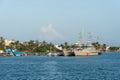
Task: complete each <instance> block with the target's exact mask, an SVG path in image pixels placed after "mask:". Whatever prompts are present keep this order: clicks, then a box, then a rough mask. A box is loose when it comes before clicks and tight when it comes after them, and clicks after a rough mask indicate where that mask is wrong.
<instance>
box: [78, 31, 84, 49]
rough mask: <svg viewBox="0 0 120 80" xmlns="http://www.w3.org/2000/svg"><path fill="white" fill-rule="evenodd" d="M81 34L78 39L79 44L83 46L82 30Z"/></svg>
mask: <svg viewBox="0 0 120 80" xmlns="http://www.w3.org/2000/svg"><path fill="white" fill-rule="evenodd" d="M79 34H80V36H79V40H78V46H80V47H81V46H82V44H83V43H82V39H83V36H82V33H81V32H80V33H79Z"/></svg>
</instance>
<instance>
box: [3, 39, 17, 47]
mask: <svg viewBox="0 0 120 80" xmlns="http://www.w3.org/2000/svg"><path fill="white" fill-rule="evenodd" d="M14 42H15V40H7V39H6V40H5V46H9V45H10V43H14Z"/></svg>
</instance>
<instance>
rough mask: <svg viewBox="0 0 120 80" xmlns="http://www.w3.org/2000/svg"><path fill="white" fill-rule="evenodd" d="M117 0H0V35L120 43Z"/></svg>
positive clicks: (12, 37)
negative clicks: (82, 38)
mask: <svg viewBox="0 0 120 80" xmlns="http://www.w3.org/2000/svg"><path fill="white" fill-rule="evenodd" d="M119 4H120V0H0V36H2V37H4V38H7V39H16V40H20V41H28V40H40V41H43V40H46V41H49V42H53V43H63V42H65V41H67V42H69V43H73V42H76V41H77V40H78V37H79V33H80V32H83V36H84V42H86V41H87V37H88V32H91V34H92V38H93V41H96V37H97V36H98V37H99V41H100V42H101V43H106V44H109V45H117V46H120V35H119V32H120V22H119V21H120V5H119Z"/></svg>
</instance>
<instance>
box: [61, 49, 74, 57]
mask: <svg viewBox="0 0 120 80" xmlns="http://www.w3.org/2000/svg"><path fill="white" fill-rule="evenodd" d="M63 53H64V56H75V54H74V52H73V51H69V50H63Z"/></svg>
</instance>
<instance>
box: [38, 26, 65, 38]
mask: <svg viewBox="0 0 120 80" xmlns="http://www.w3.org/2000/svg"><path fill="white" fill-rule="evenodd" d="M40 31H41V35H40V36H41V37H42V38H43V39H44V40H57V39H63V36H62V35H61V34H60V33H59V32H58V31H57V30H56V29H55V28H54V26H53V25H52V24H48V25H47V26H44V27H42V28H41V29H40Z"/></svg>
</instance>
